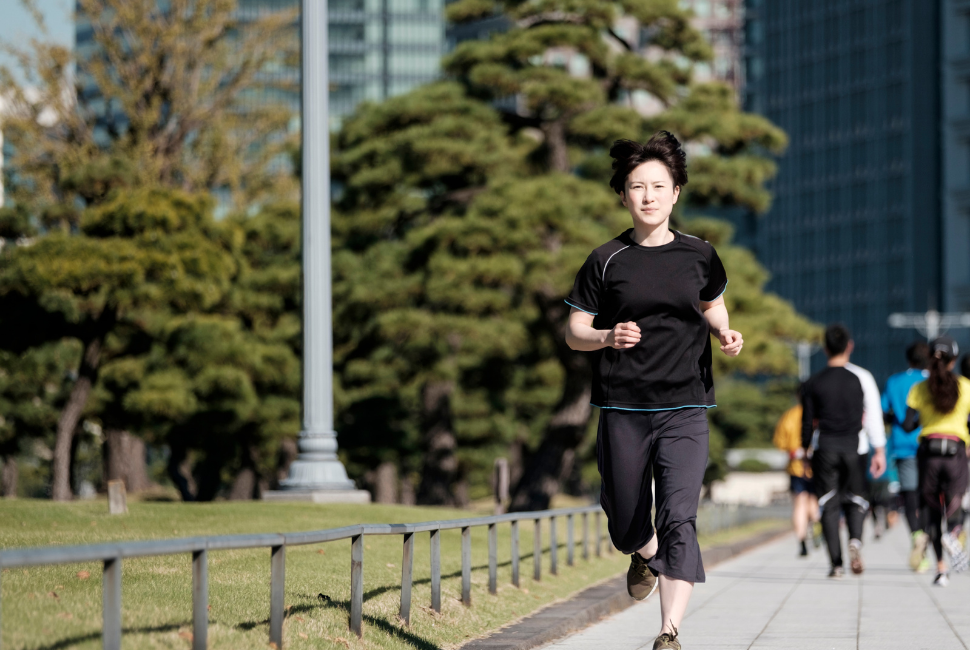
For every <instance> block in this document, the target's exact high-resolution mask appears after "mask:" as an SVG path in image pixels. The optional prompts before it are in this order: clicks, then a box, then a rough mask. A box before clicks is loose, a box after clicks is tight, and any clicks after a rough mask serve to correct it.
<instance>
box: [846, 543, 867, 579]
mask: <svg viewBox="0 0 970 650" xmlns="http://www.w3.org/2000/svg"><path fill="white" fill-rule="evenodd" d="M849 568H851V569H852V573H854V574H856V575H860V574H861V573H862V572H863V571H865V568H866V567H865V565H864V564H863V563H862V542H860V541H859V540H857V539H850V540H849Z"/></svg>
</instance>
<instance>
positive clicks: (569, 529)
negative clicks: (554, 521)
mask: <svg viewBox="0 0 970 650" xmlns="http://www.w3.org/2000/svg"><path fill="white" fill-rule="evenodd" d="M575 545H576V540H575V539H574V537H573V516H572V515H566V564H567V565H569V566H572V565H573V547H574V546H575Z"/></svg>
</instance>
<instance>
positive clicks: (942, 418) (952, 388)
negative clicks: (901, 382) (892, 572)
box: [902, 336, 970, 587]
mask: <svg viewBox="0 0 970 650" xmlns="http://www.w3.org/2000/svg"><path fill="white" fill-rule="evenodd" d="M958 354H959V348H958V347H957V344H956V341H954V340H953V339H951V338H950V337H948V336H941V337H939V338H938V339H936V340H935V341H933V343H932V345H930V355H931V356H930V368H929V371H930V376H929V378H927V379H926V381H923V382H920V383H918V384H916V385H915V386H913V388H912V390H910V391H909V398H908V399H907V400H906V405H907V409H906V419H905V420H903V424H902V426H903V429H904V430H905V431H915V430H916V428H917V427H918V426H922V428H923V430H922V431H921V432H920V434H919V450H918V451H917V454H916V459H917V463H918V465H919V495H920V506H921V508H922V528H923V530H924V531H926V532H927V533H928V536H929V541H930V542H932V543H933V550H934V551H935V553H936V577H935V578H934V579H933V584H935V585H937V586H939V587H945V586H947V585H948V584H949V582H950V578H949V572H948V570H947V565H946V562H945V561H944V559H943V548H944V547H945V548H946V550H947V552H948V553H949V554H950V559H951V560H952V563H953V566H952V568H953V570H954V571H963V570H966V568H967V564H968V560H967V554H966V552H965V551H964V548H963V543H962V541H961V537H962V531H963V509H962V504H961V502H962V500H963V494H964V492H966V491H967V484H968V482H970V469H968V467H967V443H968V442H970V432H968V430H967V418H968V417H970V380H968V379H967V378H965V377H957V376H956V375H954V374H953V366H954V365H956V359H957V355H958ZM943 519H946V526H947V531H946V533H944V532H943V528H942V523H943ZM914 551H915V549H914Z"/></svg>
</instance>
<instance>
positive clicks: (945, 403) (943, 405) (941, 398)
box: [926, 350, 960, 413]
mask: <svg viewBox="0 0 970 650" xmlns="http://www.w3.org/2000/svg"><path fill="white" fill-rule="evenodd" d="M953 358H954V357H953V356H952V355H950V354H947V353H946V352H944V351H943V350H937V351H936V352H934V353H933V356H932V357H930V378H929V379H927V380H926V385H927V387H928V388H929V389H930V398H931V399H932V400H933V408H935V409H936V410H937V412H939V413H949V412H950V411H952V410H953V407H955V406H956V405H957V398H958V397H960V384H959V382H957V378H956V376H955V375H954V374H953V373H952V372H950V369H949V367H948V366H949V365H950V362H951V361H953Z"/></svg>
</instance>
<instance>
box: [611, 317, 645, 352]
mask: <svg viewBox="0 0 970 650" xmlns="http://www.w3.org/2000/svg"><path fill="white" fill-rule="evenodd" d="M639 342H640V328H639V327H637V324H636V323H633V322H630V323H618V324H617V325H616V327H614V328H613V329H611V330H610V333H609V334H607V335H606V344H607V345H608V346H610V347H611V348H614V349H616V350H625V349H627V348H632V347H633V346H634V345H636V344H637V343H639Z"/></svg>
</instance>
